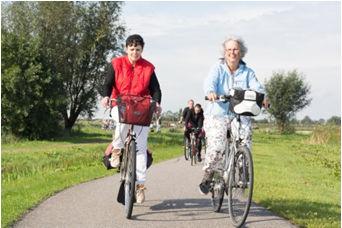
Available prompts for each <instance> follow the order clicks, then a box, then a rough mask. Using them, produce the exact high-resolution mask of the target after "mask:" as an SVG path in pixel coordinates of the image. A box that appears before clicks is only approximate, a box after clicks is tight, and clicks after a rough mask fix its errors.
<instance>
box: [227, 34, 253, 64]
mask: <svg viewBox="0 0 342 228" xmlns="http://www.w3.org/2000/svg"><path fill="white" fill-rule="evenodd" d="M231 40H233V41H236V42H237V43H238V44H239V46H240V53H241V59H242V58H243V57H245V55H246V53H247V51H248V49H247V47H246V45H245V41H244V40H243V39H242V38H241V37H238V36H228V37H227V38H226V39H225V40H224V42H223V44H222V46H223V56H224V52H225V48H226V44H227V43H228V42H229V41H231Z"/></svg>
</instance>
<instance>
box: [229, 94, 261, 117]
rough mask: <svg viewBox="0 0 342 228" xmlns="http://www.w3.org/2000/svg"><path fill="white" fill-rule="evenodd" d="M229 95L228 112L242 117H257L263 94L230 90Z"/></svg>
mask: <svg viewBox="0 0 342 228" xmlns="http://www.w3.org/2000/svg"><path fill="white" fill-rule="evenodd" d="M230 95H231V99H230V105H229V109H230V111H232V112H233V113H236V114H240V115H242V116H257V115H259V113H260V111H261V106H262V101H263V100H264V94H262V93H258V92H256V91H252V90H238V89H232V90H231V91H230Z"/></svg>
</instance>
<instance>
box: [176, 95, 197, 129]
mask: <svg viewBox="0 0 342 228" xmlns="http://www.w3.org/2000/svg"><path fill="white" fill-rule="evenodd" d="M193 111H194V100H192V99H191V100H189V101H188V106H187V107H185V108H184V110H183V112H182V116H181V118H180V120H179V122H178V123H179V124H182V122H183V121H184V120H185V117H186V115H187V114H188V112H193Z"/></svg>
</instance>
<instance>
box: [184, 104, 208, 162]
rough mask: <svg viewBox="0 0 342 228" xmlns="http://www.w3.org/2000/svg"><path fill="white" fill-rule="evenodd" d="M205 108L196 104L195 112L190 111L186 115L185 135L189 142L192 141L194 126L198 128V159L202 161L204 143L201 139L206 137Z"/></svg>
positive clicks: (196, 133) (196, 132) (196, 134)
mask: <svg viewBox="0 0 342 228" xmlns="http://www.w3.org/2000/svg"><path fill="white" fill-rule="evenodd" d="M203 121H204V116H203V109H202V106H201V105H200V104H196V105H195V108H194V111H193V112H188V113H187V115H186V117H185V121H184V122H185V123H184V135H185V137H187V139H188V142H190V133H191V129H192V128H196V129H197V130H196V131H195V136H196V143H197V151H198V154H197V156H198V161H199V162H201V161H202V158H201V150H202V143H201V139H202V138H203V137H204V131H203V129H202V127H203Z"/></svg>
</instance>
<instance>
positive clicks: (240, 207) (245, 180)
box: [228, 146, 254, 227]
mask: <svg viewBox="0 0 342 228" xmlns="http://www.w3.org/2000/svg"><path fill="white" fill-rule="evenodd" d="M253 181H254V179H253V159H252V154H251V152H250V150H249V149H248V148H247V147H246V146H243V147H240V148H238V151H237V153H236V154H235V155H234V163H233V167H232V169H231V170H230V174H229V182H228V210H229V215H230V219H231V222H232V224H233V225H234V226H235V227H241V226H242V225H243V224H244V223H245V221H246V219H247V216H248V212H249V208H250V206H251V201H252V196H253ZM246 190H248V191H246Z"/></svg>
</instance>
